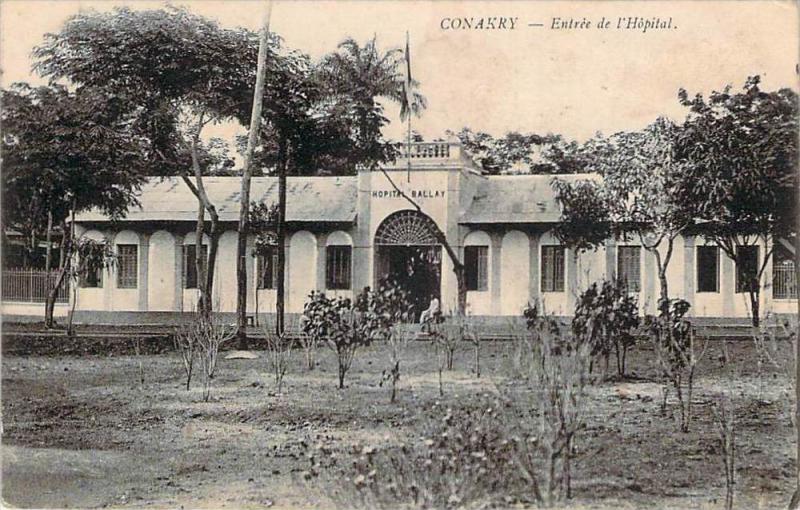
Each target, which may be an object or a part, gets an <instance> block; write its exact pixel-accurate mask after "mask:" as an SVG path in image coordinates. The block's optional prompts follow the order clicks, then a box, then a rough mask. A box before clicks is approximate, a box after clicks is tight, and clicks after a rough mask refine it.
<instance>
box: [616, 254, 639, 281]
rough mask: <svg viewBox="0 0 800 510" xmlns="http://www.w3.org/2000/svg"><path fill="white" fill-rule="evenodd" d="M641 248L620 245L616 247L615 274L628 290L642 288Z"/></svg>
mask: <svg viewBox="0 0 800 510" xmlns="http://www.w3.org/2000/svg"><path fill="white" fill-rule="evenodd" d="M640 253H641V248H640V247H639V246H620V247H618V248H617V275H618V276H619V279H620V281H621V282H623V283H624V284H625V285H626V286H627V287H628V291H629V292H639V291H640V290H641V289H642V273H641V256H640Z"/></svg>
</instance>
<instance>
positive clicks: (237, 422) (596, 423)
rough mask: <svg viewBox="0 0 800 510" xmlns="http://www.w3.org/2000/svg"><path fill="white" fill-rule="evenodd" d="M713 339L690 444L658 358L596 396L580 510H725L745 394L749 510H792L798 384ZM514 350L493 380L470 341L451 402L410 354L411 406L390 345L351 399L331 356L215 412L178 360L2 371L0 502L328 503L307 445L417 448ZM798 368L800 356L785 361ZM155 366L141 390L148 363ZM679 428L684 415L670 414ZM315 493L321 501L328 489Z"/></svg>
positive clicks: (581, 445)
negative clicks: (728, 436)
mask: <svg viewBox="0 0 800 510" xmlns="http://www.w3.org/2000/svg"><path fill="white" fill-rule="evenodd" d="M721 345H722V344H721V342H720V341H719V340H715V341H713V343H712V344H711V346H710V347H709V350H708V352H707V354H706V357H705V358H704V362H703V363H702V365H701V366H700V367H699V369H698V376H697V382H696V391H695V399H694V400H695V420H694V422H693V424H692V429H691V431H690V432H689V433H685V434H684V433H680V432H678V431H677V424H676V421H675V420H676V419H677V416H672V417H671V416H666V417H665V416H663V415H662V413H661V410H660V405H659V398H660V396H659V395H660V390H659V388H660V385H659V384H658V382H657V380H656V379H654V376H655V375H656V370H655V368H654V366H653V365H652V364H651V361H650V360H651V359H652V352H649V351H647V350H646V349H642V350H636V351H634V352H633V353H632V354H631V355H630V357H629V362H628V363H629V367H630V370H629V371H630V372H631V373H632V375H633V377H631V378H629V379H627V380H624V381H608V382H605V383H603V384H601V385H600V386H597V387H594V388H592V389H591V392H592V393H591V394H592V405H591V415H590V418H589V420H588V423H587V428H586V430H585V431H583V433H582V436H581V437H580V439H579V442H578V451H579V457H578V460H577V465H575V467H574V468H573V479H574V499H573V500H572V501H571V502H570V507H573V508H653V507H663V508H722V507H723V502H724V470H723V464H722V458H721V456H720V455H719V439H718V436H717V430H716V428H715V426H714V423H713V415H712V411H711V409H712V404H713V402H714V401H715V399H716V398H717V397H718V396H719V395H720V393H721V392H722V391H729V392H732V393H733V397H734V403H735V408H736V419H737V437H736V440H737V459H736V461H737V477H738V478H737V483H738V486H737V494H736V506H737V507H738V508H785V507H786V505H787V504H788V501H789V499H790V498H791V493H792V490H793V488H794V480H795V478H794V469H795V462H794V455H795V451H796V450H795V441H794V437H795V433H794V429H793V426H792V424H791V412H792V409H791V400H790V399H789V395H791V389H790V386H789V385H790V382H789V378H788V377H787V374H786V372H785V371H783V370H781V369H779V368H776V367H774V366H771V365H769V364H768V363H762V364H759V363H758V356H757V355H756V352H755V350H754V348H753V345H752V342H750V341H747V340H738V341H734V342H730V343H729V357H730V359H731V360H733V361H732V362H730V363H728V364H724V363H723V356H722V350H721ZM508 349H509V345H508V344H507V343H504V342H497V343H488V344H486V345H485V346H484V347H483V354H482V362H481V365H482V366H481V373H482V375H481V378H480V379H477V378H476V377H475V375H474V373H473V371H472V369H473V367H472V351H471V348H470V346H468V345H467V344H464V345H463V346H462V347H461V348H460V349H459V351H458V352H457V353H456V360H455V370H453V371H452V372H446V373H445V375H444V391H445V395H444V396H443V397H442V396H440V395H439V388H438V376H437V370H436V357H435V356H434V355H433V350H432V347H431V346H430V344H429V343H428V342H417V343H414V344H413V345H412V346H411V348H410V349H409V352H408V353H407V356H406V361H405V362H404V364H403V365H402V368H401V370H402V371H403V377H402V379H401V386H400V393H399V399H398V402H397V403H396V404H394V405H392V404H390V403H389V389H388V388H387V387H385V386H383V387H381V386H380V385H379V383H380V380H381V372H382V370H384V369H385V368H388V367H387V365H388V361H387V360H388V356H387V351H386V347H385V346H380V345H378V346H372V347H369V348H366V349H364V350H362V351H360V352H359V353H357V355H356V359H355V362H354V364H353V367H352V369H351V371H350V373H349V374H348V376H347V380H346V385H347V387H346V388H345V389H344V390H338V389H336V385H337V381H336V362H335V357H334V355H333V353H332V352H331V351H330V350H327V349H325V350H320V351H319V353H318V356H317V358H318V366H317V367H316V368H315V369H314V370H313V371H310V372H308V371H305V370H304V369H303V368H302V362H303V360H302V352H300V351H298V352H296V353H294V358H293V360H292V366H291V368H290V371H289V374H288V375H287V377H286V380H285V382H284V391H283V393H282V394H280V395H277V394H275V392H274V390H275V388H274V382H273V381H272V379H271V378H270V375H269V373H268V369H267V361H266V358H265V356H263V353H261V354H262V356H261V357H260V358H259V359H256V360H225V359H221V360H220V367H219V373H218V376H217V378H216V380H215V382H214V390H213V393H212V395H213V398H212V401H211V402H203V401H202V395H201V389H200V384H199V381H197V382H196V383H194V384H193V388H192V389H191V390H190V391H186V390H185V389H184V384H185V381H184V377H183V371H182V366H181V362H180V360H179V358H178V355H177V354H175V353H163V354H156V355H152V354H148V355H143V356H130V355H123V356H99V355H81V356H74V355H72V356H68V355H62V356H37V355H24V356H20V355H10V354H8V353H7V354H5V355H4V357H3V360H2V410H3V435H2V440H3V450H2V454H3V455H2V475H3V478H2V481H3V484H2V485H3V487H2V497H3V502H4V503H5V504H6V505H11V506H17V507H38V508H41V507H81V508H87V507H148V508H167V507H169V508H177V507H179V506H183V507H186V508H189V507H192V508H219V507H234V508H264V507H273V508H309V507H317V508H319V507H323V508H324V507H327V506H330V501H328V500H326V498H325V494H324V489H320V490H315V488H314V487H309V486H308V485H307V484H306V483H305V482H303V481H302V479H301V477H300V476H299V473H300V472H301V471H303V470H305V469H306V468H307V466H308V462H307V460H306V459H305V458H304V457H303V448H302V444H303V442H308V441H315V440H318V439H319V438H324V439H325V440H326V441H328V442H329V443H330V444H333V445H335V446H336V447H338V448H341V450H342V451H344V450H346V449H349V448H350V446H351V445H352V444H353V443H360V444H366V445H374V446H376V447H380V446H382V445H385V444H387V443H389V442H391V443H401V442H404V441H407V440H410V438H413V437H414V436H415V433H416V432H417V429H418V427H419V424H420V422H421V420H422V419H423V417H424V416H423V415H424V414H425V412H426V410H428V409H430V408H431V407H432V405H433V403H434V402H439V403H441V404H443V405H444V406H449V407H458V406H465V405H468V404H469V402H471V401H473V400H474V399H475V398H476V397H477V396H480V395H486V394H489V395H491V394H493V393H494V392H495V391H496V384H500V383H502V381H503V380H504V379H505V377H506V370H505V366H506V358H507V354H508V352H507V351H508ZM784 351H785V352H784V354H785V355H786V356H789V355H790V352H791V351H790V346H789V345H788V344H787V345H786V346H785V349H784ZM140 362H141V363H142V366H143V368H144V379H145V381H144V384H143V385H142V384H141V383H140V371H139V363H140ZM670 410H671V411H672V412H671V413H670V414H676V413H677V404H676V403H675V402H671V403H670ZM317 489H319V488H317Z"/></svg>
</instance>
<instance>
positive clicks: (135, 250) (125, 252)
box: [117, 244, 139, 289]
mask: <svg viewBox="0 0 800 510" xmlns="http://www.w3.org/2000/svg"><path fill="white" fill-rule="evenodd" d="M138 255H139V247H138V246H136V245H135V244H118V245H117V288H118V289H135V288H136V285H137V283H138V275H137V268H138V262H139V261H138Z"/></svg>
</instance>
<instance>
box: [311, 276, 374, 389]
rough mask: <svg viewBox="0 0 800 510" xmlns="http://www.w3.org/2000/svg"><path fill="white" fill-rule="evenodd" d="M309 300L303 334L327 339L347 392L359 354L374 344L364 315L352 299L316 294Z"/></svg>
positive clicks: (340, 385)
mask: <svg viewBox="0 0 800 510" xmlns="http://www.w3.org/2000/svg"><path fill="white" fill-rule="evenodd" d="M309 298H310V301H309V302H308V303H306V305H305V309H304V311H303V332H304V333H305V334H307V335H311V336H315V337H316V338H321V339H324V340H325V342H326V343H327V344H328V346H329V347H330V348H331V349H332V350H333V351H334V352H335V353H336V360H337V364H338V369H339V389H343V388H344V378H345V375H346V374H347V371H348V370H349V369H350V366H351V365H352V363H353V358H354V357H355V354H356V350H357V349H358V348H359V347H360V346H366V345H369V344H370V342H371V340H372V338H371V336H370V330H369V328H368V323H367V321H366V320H365V318H364V312H362V311H359V310H358V309H357V307H355V306H353V304H352V301H351V300H349V299H345V298H336V299H329V298H327V297H326V296H325V294H324V293H322V292H312V293H311V295H310V296H309Z"/></svg>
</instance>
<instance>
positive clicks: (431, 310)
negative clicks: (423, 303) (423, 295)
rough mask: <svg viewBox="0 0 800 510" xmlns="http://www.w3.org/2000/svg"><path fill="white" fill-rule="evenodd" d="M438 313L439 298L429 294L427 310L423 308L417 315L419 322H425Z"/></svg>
mask: <svg viewBox="0 0 800 510" xmlns="http://www.w3.org/2000/svg"><path fill="white" fill-rule="evenodd" d="M438 314H439V299H438V298H437V297H436V296H431V303H430V304H429V305H428V309H427V310H423V311H422V313H421V314H420V315H419V323H420V324H425V323H426V322H428V321H430V320H431V319H434V318H435V317H436V316H437V315H438Z"/></svg>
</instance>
